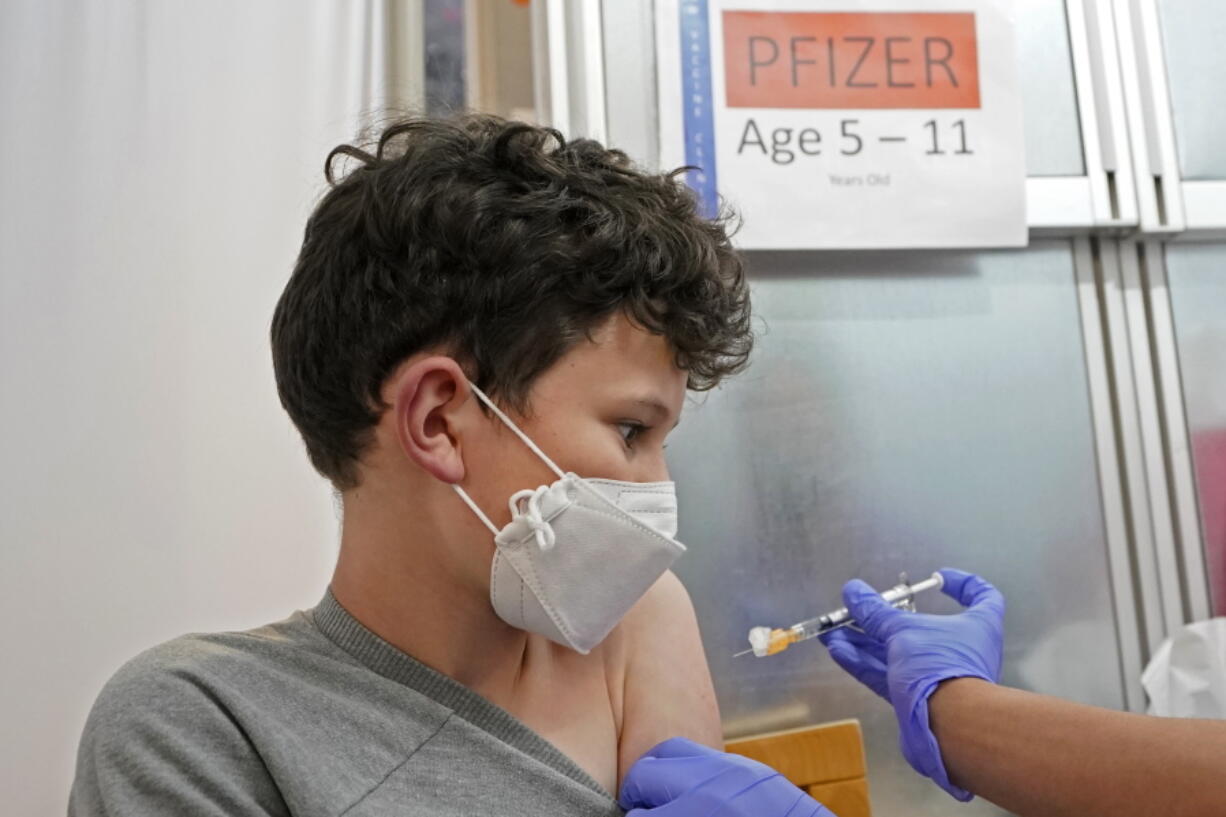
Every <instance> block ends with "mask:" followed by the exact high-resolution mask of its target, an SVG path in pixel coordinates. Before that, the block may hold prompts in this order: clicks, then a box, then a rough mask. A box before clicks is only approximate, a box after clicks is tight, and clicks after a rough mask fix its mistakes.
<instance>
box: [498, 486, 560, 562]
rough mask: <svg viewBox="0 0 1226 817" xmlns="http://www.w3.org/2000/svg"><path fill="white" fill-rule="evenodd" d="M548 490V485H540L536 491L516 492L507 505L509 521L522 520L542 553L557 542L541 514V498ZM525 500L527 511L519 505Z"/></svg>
mask: <svg viewBox="0 0 1226 817" xmlns="http://www.w3.org/2000/svg"><path fill="white" fill-rule="evenodd" d="M548 490H549V486H548V485H542V486H541V487H539V488H537V489H536V490H532V489H531V488H526V489H524V490H522V491H516V492H515V493H514V494H512V495H511V501H510V502H509V503H508V504H509V506H510V508H511V519H513V520H515V519H522V520H524V521H525V522H527V523H528V527H529V528H530V529H531V530H532V534H533V536H535V537H536V545H537V547H539V548H540V549H541V550H543V551H544V550H549V549H550V548H552V547H553V546H554V543H555V542H556V541H557V536H556V534H554V532H553V526H552V525H550V524H549V523H548V522H546V521H545V518H544V516H542V514H541V497H543V496H544V495H545V493H546V492H547V491H548ZM525 500H526V503H527V510H524V509H521V507H520V503H521V502H524V501H525Z"/></svg>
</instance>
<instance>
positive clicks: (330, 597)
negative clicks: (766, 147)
mask: <svg viewBox="0 0 1226 817" xmlns="http://www.w3.org/2000/svg"><path fill="white" fill-rule="evenodd" d="M339 157H348V158H350V159H356V160H357V164H356V167H355V168H354V169H352V171H351V172H350V173H348V174H347V175H345V176H343V178H334V176H333V172H332V171H333V165H334V160H335V159H337V158H339ZM326 175H327V177H328V180H329V182H330V183H332V185H333V186H332V188H331V190H330V191H329V192H328V193H327V194H326V195H325V196H324V197H323V199H322V200H321V201H320V203H319V205H318V206H317V208H316V210H315V212H314V213H313V215H312V216H311V218H310V219H309V221H308V223H307V228H306V234H305V238H304V241H303V246H302V251H301V254H300V256H299V258H298V262H297V264H296V267H295V269H294V272H293V275H292V276H291V278H290V281H289V283H288V285H287V286H286V289H285V291H284V293H283V294H282V296H281V299H280V302H279V303H278V305H277V309H276V313H275V315H274V318H273V325H272V347H273V361H274V367H275V370H276V377H277V387H278V390H279V393H280V395H281V401H282V404H283V405H284V406H285V408H286V410H287V412H288V413H289V415H290V417H291V419H292V420H293V421H294V423H295V425H296V426H297V427H298V429H299V431H300V432H301V434H302V436H303V439H304V441H305V443H306V448H307V452H308V454H309V456H310V459H311V461H312V463H313V464H314V465H315V467H316V469H317V470H318V471H319V472H320V473H321V474H322V475H323V476H325V477H327V478H328V479H329V480H331V481H332V483H333V485H334V486H335V487H336V489H337V491H338V492H339V494H340V496H341V498H342V501H343V509H344V513H343V518H344V522H343V525H342V538H341V549H340V555H339V558H338V563H337V567H336V571H335V573H334V575H333V578H332V582H331V585H330V588H329V590H328V592H327V593H326V594H325V596H324V599H323V601H322V602H321V603H320V604H319V605H318V606H317V607H315V608H313V609H312V610H309V611H305V612H299V613H296V614H295V615H293V616H291V617H290V618H289V619H287V620H285V621H282V622H279V623H276V624H271V625H268V626H265V627H262V628H259V629H256V630H252V631H248V632H244V633H223V634H214V635H194V636H185V637H183V638H180V639H177V640H175V641H172V642H170V643H168V644H164V645H162V646H160V647H156V648H154V649H153V650H150V651H149V652H146V653H145V654H143V655H141V656H139V657H137V658H136V659H134V660H133V661H131V662H129V663H128V664H127V665H126V666H125V667H124V668H122V669H121V670H120V671H119V672H118V673H117V674H116V676H115V677H114V678H113V679H112V680H111V681H110V682H109V683H108V684H107V686H106V688H105V689H104V690H103V692H102V694H101V695H100V697H99V699H98V701H97V703H96V704H95V706H94V709H93V711H92V712H91V715H90V718H89V722H88V723H87V725H86V729H85V733H84V736H83V738H82V742H81V748H80V754H79V758H78V768H77V777H76V781H75V783H74V786H73V791H72V796H71V799H70V805H69V811H70V813H71V814H74V815H87V814H99V815H100V814H115V815H118V814H124V815H145V814H149V815H152V814H178V815H223V814H225V815H257V814H258V815H282V814H284V815H288V814H295V815H315V814H318V815H341V814H345V815H354V816H355V817H356V815H381V814H437V815H452V814H454V815H460V814H534V815H536V814H558V815H586V814H592V815H597V814H616V813H619V809H618V808H617V805H616V803H615V802H614V800H613V797H612V796H611V793H616V791H617V786H618V785H619V783H620V778H621V776H622V775H623V774H624V773H625V772H626V771H627V770H628V769H629V767H630V766H631V765H632V764H633V763H634V761H635V760H636V759H638V757H639V756H640V755H641V754H642V753H643V752H644V751H646V750H647V749H648V748H650V747H651V746H653V745H655V744H656V743H657V742H659V741H661V740H663V739H665V738H669V737H673V736H676V735H682V736H686V737H689V738H691V739H693V740H695V741H698V742H700V743H705V744H708V745H711V746H719V745H720V744H721V735H720V728H719V714H718V710H717V707H716V704H715V699H714V694H713V691H712V687H711V681H710V677H709V672H708V670H707V667H706V662H705V660H704V658H703V655H702V650H701V646H700V643H699V638H698V629H697V624H696V621H695V618H694V613H693V608H692V606H691V604H690V601H689V598H688V596H687V595H686V594H685V591H684V590H683V589H682V588H681V586H680V584H679V583H678V582H677V580H676V578H675V577H674V576H673V575H672V574H671V573H668V572H667V568H668V566H669V564H671V562H672V560H673V559H675V558H676V557H677V556H678V555H679V554H680V552H681V551H682V550H683V549H684V548H683V546H681V545H679V544H678V543H677V542H676V541H675V540H674V539H673V538H672V537H673V534H674V533H675V519H676V511H675V505H674V504H673V503H674V502H675V499H674V498H673V495H672V489H671V483H668V482H667V479H668V474H667V467H666V465H665V461H664V453H663V450H664V439H665V437H666V435H667V434H668V432H669V431H670V430H671V428H672V427H673V426H674V425H675V424H676V422H677V420H678V419H679V415H680V412H681V407H682V403H683V400H684V397H685V393H686V390H687V388H692V389H707V388H710V387H712V386H714V385H715V384H716V383H718V382H719V380H720V379H721V378H722V377H724V376H726V375H728V374H731V373H733V372H735V371H737V370H739V369H740V368H741V367H743V366H744V364H745V362H746V360H747V358H748V354H749V350H750V347H751V344H752V339H751V333H750V331H749V299H748V291H747V286H746V282H745V276H744V270H743V267H742V262H741V260H740V259H739V258H738V256H737V255H736V253H735V252H734V251H733V249H732V247H731V245H730V244H729V241H728V235H727V232H726V229H725V226H726V225H725V220H724V219H722V218H717V219H713V220H708V219H704V218H701V217H700V216H699V215H697V213H696V211H695V201H694V199H693V197H692V196H691V195H690V194H689V192H688V191H687V190H686V189H685V188H684V186H683V185H682V184H681V183H680V182H679V181H678V180H677V179H676V174H669V175H652V174H648V173H644V172H642V171H640V170H639V169H637V168H635V167H633V166H632V165H631V163H630V162H629V161H628V160H627V159H626V157H625V155H624V154H622V153H620V152H619V151H615V150H607V149H605V148H603V147H601V146H600V145H599V144H597V143H595V142H592V141H589V140H579V141H575V142H571V143H567V142H565V141H564V140H563V138H562V137H561V135H560V134H558V133H557V132H556V131H551V130H547V129H542V128H537V127H533V126H530V125H526V124H521V123H510V122H506V121H504V120H501V119H498V118H496V117H492V116H486V115H475V114H470V115H463V116H457V117H454V118H451V119H446V120H436V119H412V120H408V121H404V122H401V123H398V124H396V125H393V126H392V127H390V128H388V129H387V130H385V131H384V132H383V134H382V135H381V137H380V138H379V140H378V143H377V145H376V146H375V147H373V148H372V152H367V151H365V150H362V149H359V148H356V147H353V146H348V145H343V146H341V147H339V148H337V149H336V150H334V151H333V152H332V154H331V155H330V156H329V157H328V161H327V163H326ZM576 475H577V476H576Z"/></svg>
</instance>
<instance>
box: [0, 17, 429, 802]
mask: <svg viewBox="0 0 1226 817" xmlns="http://www.w3.org/2000/svg"><path fill="white" fill-rule="evenodd" d="M416 8H418V6H417V5H416V4H414V3H412V2H406V3H397V2H395V0H385V1H383V2H380V1H379V0H365V2H358V1H354V2H345V1H344V0H279V1H278V2H272V1H271V0H259V1H258V2H253V1H252V0H224V1H223V0H209V1H208V2H200V0H106V1H105V2H103V1H102V0H97V1H94V0H80V1H79V2H71V1H70V0H5V2H3V3H0V116H2V117H3V120H2V122H3V124H2V125H0V464H2V466H3V467H2V469H0V548H2V551H0V555H2V556H3V561H2V562H0V614H3V620H4V627H3V628H0V632H2V635H0V664H2V665H3V667H4V669H3V671H2V672H0V701H2V703H0V706H2V707H3V715H4V718H3V720H4V724H5V729H4V732H5V734H4V740H3V741H2V742H0V791H3V792H4V793H5V794H4V804H3V806H2V807H0V810H2V811H3V812H4V813H6V814H21V815H52V814H63V813H64V808H65V803H66V797H67V791H68V787H69V783H70V780H71V776H72V769H73V762H74V756H75V749H76V743H77V740H78V738H79V736H80V730H81V727H82V725H83V723H84V719H85V715H86V712H87V710H88V707H89V705H90V703H91V701H92V700H93V697H94V696H95V695H96V694H97V692H98V690H99V688H100V687H101V685H102V683H103V682H104V680H105V679H106V678H107V677H108V676H109V675H110V674H111V673H113V672H114V671H115V670H116V669H117V668H118V666H119V665H120V664H121V663H122V662H123V661H124V660H126V659H127V658H129V657H131V656H132V655H134V654H135V653H137V652H138V651H140V650H141V649H143V648H145V647H147V646H151V645H152V644H154V643H157V642H159V641H163V640H165V639H168V638H171V637H174V636H176V635H178V634H180V633H183V632H186V631H191V630H212V629H225V628H245V627H248V626H252V625H255V624H259V623H262V622H264V621H269V620H273V619H277V618H280V617H283V616H285V615H287V614H288V613H289V612H291V611H292V610H293V609H295V608H301V607H306V606H309V605H311V604H313V603H314V602H315V601H316V600H317V599H318V598H319V596H320V595H321V594H322V592H323V589H324V587H325V586H326V582H327V579H328V576H329V573H330V568H331V565H332V562H333V559H334V556H335V541H336V520H335V517H334V514H333V506H332V500H331V497H330V492H329V489H328V488H327V486H326V484H325V483H324V482H323V481H322V480H320V479H319V478H318V477H316V476H315V475H314V474H313V472H311V471H310V467H309V465H308V463H307V460H306V457H305V455H304V454H303V452H302V448H301V444H300V442H299V439H298V437H297V435H296V432H295V431H294V430H293V428H292V426H291V425H290V423H289V421H288V420H287V419H286V418H285V416H284V415H283V413H282V411H281V408H280V406H279V404H278V402H277V397H276V391H275V387H274V384H273V375H272V367H271V365H270V359H269V350H268V341H267V334H268V325H269V320H270V318H271V315H272V309H273V305H274V303H275V301H276V298H277V296H278V294H279V293H280V290H281V288H282V286H283V285H284V283H285V280H286V278H287V276H288V274H289V271H290V268H291V265H292V263H293V260H294V256H295V254H296V251H297V248H298V244H299V242H300V240H301V235H302V228H303V224H304V220H305V217H306V215H307V214H308V212H309V210H310V208H311V206H312V204H313V202H314V201H315V199H316V198H317V196H318V195H319V193H320V191H321V190H322V188H323V174H322V166H323V159H324V156H325V154H326V153H327V151H328V150H329V149H330V148H331V147H332V146H334V145H335V144H337V143H339V142H341V141H346V140H349V139H350V138H352V136H353V134H354V132H355V130H356V129H357V127H358V125H359V124H360V123H361V121H362V120H363V118H364V116H365V115H366V114H368V113H372V112H375V111H377V110H378V109H379V108H380V107H381V106H382V105H383V104H384V102H385V101H386V100H387V99H388V97H389V96H394V97H396V99H395V100H394V101H396V102H400V103H415V102H417V101H418V99H419V96H420V85H419V83H418V82H415V81H414V80H419V79H420V73H418V74H417V76H416V77H406V71H407V70H411V68H412V66H413V65H416V64H419V63H420V60H419V57H420V54H421V47H420V43H419V42H418V40H419V38H420V27H419V26H418V27H414V26H413V25H412V24H411V23H412V21H413V20H414V19H418V20H419V19H420V17H419V16H417V17H416V18H415V16H414V13H413V12H414V9H416ZM415 60H416V62H415ZM406 66H409V68H408V69H406Z"/></svg>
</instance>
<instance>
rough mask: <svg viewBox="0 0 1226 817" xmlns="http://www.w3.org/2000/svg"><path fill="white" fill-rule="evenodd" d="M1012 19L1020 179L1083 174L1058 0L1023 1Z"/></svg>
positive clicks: (1070, 64)
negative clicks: (1020, 114) (1021, 133)
mask: <svg viewBox="0 0 1226 817" xmlns="http://www.w3.org/2000/svg"><path fill="white" fill-rule="evenodd" d="M1016 15H1017V23H1018V25H1017V59H1018V65H1020V66H1022V69H1021V85H1022V106H1023V108H1024V113H1025V118H1024V120H1023V121H1024V122H1025V125H1024V127H1025V130H1026V175H1028V176H1084V175H1085V172H1086V166H1085V158H1084V155H1083V153H1082V150H1081V125H1080V122H1079V119H1078V116H1077V86H1076V82H1075V81H1074V79H1073V58H1072V53H1071V50H1070V46H1069V33H1068V18H1067V16H1066V12H1065V8H1064V0H1028V2H1026V3H1025V4H1018V5H1017V11H1016Z"/></svg>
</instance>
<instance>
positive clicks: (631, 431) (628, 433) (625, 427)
mask: <svg viewBox="0 0 1226 817" xmlns="http://www.w3.org/2000/svg"><path fill="white" fill-rule="evenodd" d="M617 430H618V431H619V432H620V433H621V435H622V442H623V443H625V444H626V447H627V448H632V447H633V446H634V441H635V440H637V439H638V437H639V435H640V434H642V433H643V432H644V431H646V430H647V426H645V425H642V424H641V423H618V424H617Z"/></svg>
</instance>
